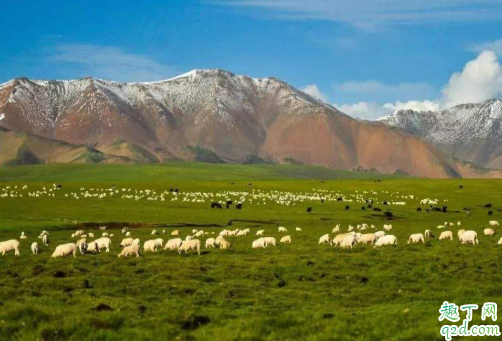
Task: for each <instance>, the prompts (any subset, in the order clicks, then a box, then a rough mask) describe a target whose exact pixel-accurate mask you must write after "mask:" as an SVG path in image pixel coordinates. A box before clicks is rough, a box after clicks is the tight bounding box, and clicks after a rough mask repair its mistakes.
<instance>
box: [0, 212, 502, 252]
mask: <svg viewBox="0 0 502 341" xmlns="http://www.w3.org/2000/svg"><path fill="white" fill-rule="evenodd" d="M488 224H489V225H490V228H486V229H485V230H484V234H485V235H486V236H493V235H494V234H495V230H494V229H493V228H495V227H497V226H499V223H498V221H496V220H491V221H489V223H488ZM455 225H456V226H461V222H457V224H454V223H452V222H445V223H444V225H438V227H437V228H438V229H443V228H445V227H446V226H450V227H451V226H455ZM375 229H376V226H375V225H368V224H359V225H357V226H352V225H349V227H348V230H347V232H346V233H340V225H336V226H335V227H334V228H333V230H332V231H331V234H334V236H333V237H331V235H330V234H329V233H327V234H324V235H322V236H321V237H320V238H319V244H330V245H333V246H338V247H340V248H352V247H354V246H355V245H356V244H358V243H359V244H366V245H373V247H380V246H385V245H397V238H396V236H394V235H391V234H387V233H388V232H390V231H392V229H393V227H392V225H391V224H384V225H383V230H380V231H376V232H368V233H364V231H366V230H375ZM100 230H102V231H103V232H102V235H101V237H100V238H97V239H95V240H93V241H90V242H88V241H87V238H94V233H92V232H88V233H86V232H85V231H83V230H78V231H76V232H75V233H72V235H71V238H74V239H78V240H77V241H76V242H70V243H66V244H62V245H58V246H57V247H56V248H55V250H54V252H53V253H52V256H51V257H63V256H69V255H73V256H74V257H75V256H76V255H77V252H80V253H81V254H82V255H83V254H85V253H99V252H101V250H103V249H104V250H105V251H106V252H110V247H111V244H112V241H111V237H113V236H114V235H113V234H112V233H109V232H107V231H105V230H106V226H102V227H100ZM295 231H296V232H301V231H302V229H301V228H300V227H296V228H295ZM278 232H279V233H288V230H287V229H286V228H285V227H283V226H279V227H278ZM362 232H363V233H362ZM215 233H216V232H214V231H213V232H205V231H203V230H196V229H194V230H192V231H191V234H189V235H188V236H186V237H185V238H184V239H182V238H180V237H179V235H180V231H179V230H174V231H172V232H171V236H172V237H174V238H171V239H169V240H167V242H166V243H165V244H164V239H163V238H160V237H159V238H153V239H149V240H147V241H145V242H144V243H143V252H157V251H158V250H159V249H164V250H169V251H174V250H177V251H178V253H187V252H188V251H190V250H194V251H197V253H198V254H199V255H200V249H201V241H200V239H198V238H200V237H203V236H207V235H209V234H213V235H214V234H215ZM250 233H251V230H250V229H249V228H247V229H242V230H241V229H234V230H227V229H224V230H222V231H220V232H219V234H218V236H217V237H208V238H206V241H205V245H204V246H205V247H206V248H215V247H218V248H220V249H229V248H230V247H231V246H232V243H231V242H230V241H228V240H227V239H225V237H227V238H228V237H240V236H247V235H248V234H250ZM122 234H123V235H124V237H125V238H123V239H122V241H121V243H120V246H121V247H122V250H121V252H120V253H119V254H118V257H131V256H135V257H139V256H140V254H141V241H140V239H138V238H133V237H131V231H130V230H129V228H127V227H124V228H123V229H122ZM159 234H161V233H159V231H157V230H153V231H152V232H151V235H159ZM162 234H164V235H165V234H166V231H165V230H163V231H162ZM256 236H257V237H259V238H258V239H256V240H254V241H253V242H252V243H251V247H252V248H254V249H258V248H266V247H267V246H269V245H272V246H276V245H277V239H276V238H275V237H272V236H265V230H258V231H256ZM434 237H435V236H434V234H433V232H432V231H431V230H425V232H424V233H414V234H412V235H411V236H410V237H409V238H408V244H414V243H420V242H422V243H425V239H426V238H434ZM27 238H28V237H27V236H26V235H25V233H24V232H22V233H21V236H20V239H21V240H26V239H27ZM38 238H39V239H41V242H42V244H43V245H44V246H49V232H47V231H42V233H41V234H40V235H39V236H38ZM457 238H458V241H459V242H460V243H462V244H479V241H478V235H477V232H475V231H473V230H468V231H466V230H464V229H459V230H458V231H457ZM448 239H449V240H453V232H452V231H442V232H441V234H440V236H439V240H448ZM279 242H280V243H284V244H291V242H292V238H291V236H290V235H285V236H282V237H281V238H280V240H279ZM497 244H499V245H502V237H501V238H500V240H499V241H498V243H497ZM19 246H20V242H19V241H18V240H16V239H11V240H8V241H4V242H0V253H1V254H2V256H3V255H5V254H6V253H7V252H10V251H14V254H15V255H16V256H18V255H19ZM31 251H32V253H33V254H38V252H39V244H38V242H36V241H35V242H33V243H32V244H31Z"/></svg>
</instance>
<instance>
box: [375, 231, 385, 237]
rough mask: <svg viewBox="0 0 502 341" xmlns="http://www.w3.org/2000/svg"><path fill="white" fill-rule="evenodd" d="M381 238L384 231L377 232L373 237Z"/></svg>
mask: <svg viewBox="0 0 502 341" xmlns="http://www.w3.org/2000/svg"><path fill="white" fill-rule="evenodd" d="M383 236H385V231H377V232H375V237H377V238H381V237H383Z"/></svg>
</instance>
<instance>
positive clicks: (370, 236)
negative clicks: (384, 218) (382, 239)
mask: <svg viewBox="0 0 502 341" xmlns="http://www.w3.org/2000/svg"><path fill="white" fill-rule="evenodd" d="M376 240H377V236H376V235H375V234H374V233H365V234H362V235H361V237H360V238H359V243H361V244H370V245H373V244H374V243H375V241H376Z"/></svg>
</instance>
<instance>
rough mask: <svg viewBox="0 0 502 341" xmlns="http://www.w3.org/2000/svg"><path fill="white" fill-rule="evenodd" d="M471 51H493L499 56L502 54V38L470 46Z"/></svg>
mask: <svg viewBox="0 0 502 341" xmlns="http://www.w3.org/2000/svg"><path fill="white" fill-rule="evenodd" d="M470 50H471V51H474V52H477V53H481V52H483V51H493V52H495V53H496V54H497V55H498V56H502V39H499V40H495V41H492V42H489V43H481V44H475V45H472V46H471V47H470Z"/></svg>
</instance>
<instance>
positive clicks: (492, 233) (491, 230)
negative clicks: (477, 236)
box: [484, 229, 495, 236]
mask: <svg viewBox="0 0 502 341" xmlns="http://www.w3.org/2000/svg"><path fill="white" fill-rule="evenodd" d="M484 233H485V236H493V235H494V234H495V230H493V229H485V230H484Z"/></svg>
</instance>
